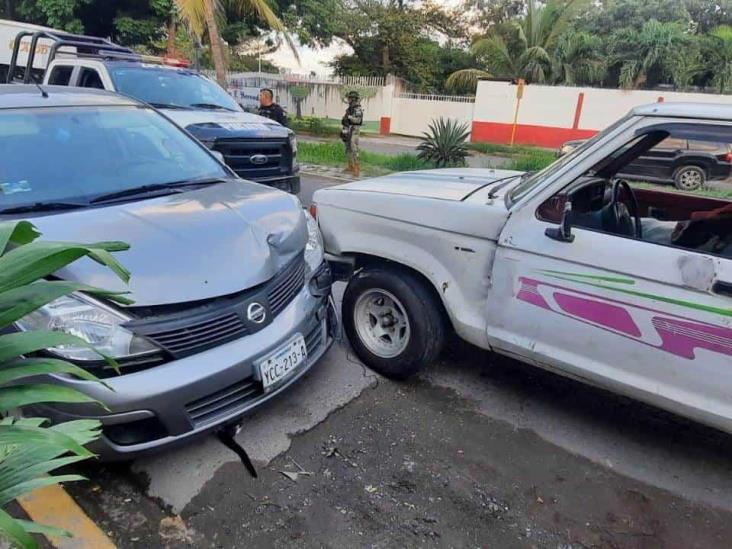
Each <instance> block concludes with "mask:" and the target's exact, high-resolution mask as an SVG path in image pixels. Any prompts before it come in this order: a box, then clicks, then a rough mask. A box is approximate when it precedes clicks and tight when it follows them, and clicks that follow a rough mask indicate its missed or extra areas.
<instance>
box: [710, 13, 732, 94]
mask: <svg viewBox="0 0 732 549" xmlns="http://www.w3.org/2000/svg"><path fill="white" fill-rule="evenodd" d="M710 38H711V46H712V59H711V60H710V61H711V64H712V65H713V67H714V75H715V76H714V83H715V84H716V85H717V86H718V87H719V93H725V91H727V88H728V87H729V85H730V84H732V27H730V26H729V25H719V26H718V27H715V28H714V30H712V32H711V33H710Z"/></svg>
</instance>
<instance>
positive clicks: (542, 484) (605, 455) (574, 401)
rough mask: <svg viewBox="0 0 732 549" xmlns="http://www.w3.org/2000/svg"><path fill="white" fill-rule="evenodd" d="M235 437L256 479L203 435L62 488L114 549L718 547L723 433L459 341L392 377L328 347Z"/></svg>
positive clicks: (722, 531)
mask: <svg viewBox="0 0 732 549" xmlns="http://www.w3.org/2000/svg"><path fill="white" fill-rule="evenodd" d="M334 183H338V181H335V180H325V179H320V178H313V177H310V176H305V177H304V178H303V194H304V196H303V201H304V202H305V203H307V201H308V198H307V197H308V196H311V195H312V192H313V190H314V189H316V188H318V187H321V186H326V185H331V184H334ZM342 291H343V286H342V285H339V286H338V287H337V288H336V295H337V297H338V296H340V295H341V294H342ZM238 439H239V441H240V442H241V443H242V444H243V445H244V446H245V447H246V448H247V450H248V451H249V453H250V455H251V456H252V458H253V459H254V460H255V462H256V465H257V468H258V470H259V473H260V477H259V478H258V479H253V478H251V477H250V476H249V475H248V474H247V472H246V471H245V469H244V468H243V466H242V465H241V463H239V462H238V461H237V457H236V456H235V455H234V454H233V453H231V452H230V451H229V450H227V449H226V448H225V447H224V446H223V445H222V444H221V443H219V442H218V441H216V440H215V439H213V438H205V439H203V440H200V441H197V442H195V443H193V444H191V445H190V446H187V447H185V448H182V449H178V450H175V451H170V452H167V453H164V454H161V455H159V456H155V457H153V458H149V459H145V460H141V461H138V462H135V463H133V464H131V465H126V466H119V465H118V466H99V465H91V466H87V467H86V470H85V471H84V472H85V473H86V474H87V475H88V476H89V478H90V479H91V480H90V482H89V483H86V484H78V485H76V486H72V487H70V490H72V491H73V494H74V495H75V497H76V498H77V499H78V501H79V502H80V504H81V505H82V507H83V508H84V509H85V510H86V511H87V513H88V514H90V516H92V518H94V519H95V520H96V521H97V522H98V523H99V524H100V525H102V527H103V529H104V530H105V531H106V532H108V533H109V534H110V536H112V538H113V539H114V540H115V542H116V543H117V544H118V546H119V547H121V548H127V547H139V548H149V547H160V546H165V547H220V548H228V547H242V548H243V547H394V546H398V547H416V546H431V547H440V546H444V547H552V548H560V547H561V548H570V547H572V548H574V547H576V548H580V547H672V548H676V547H679V548H680V547H684V548H685V547H704V548H707V547H728V546H729V540H730V539H732V437H729V436H727V435H723V434H721V433H718V432H715V431H712V430H709V429H706V428H703V427H701V426H698V425H695V424H692V423H690V422H687V421H684V420H681V419H678V418H675V417H673V416H671V415H669V414H666V413H663V412H660V411H658V410H655V409H651V408H649V407H646V406H644V405H641V404H638V403H635V402H632V401H629V400H627V399H624V398H619V397H617V396H614V395H611V394H609V393H606V392H604V391H600V390H597V389H593V388H590V387H586V386H584V385H581V384H579V383H577V382H574V381H570V380H567V379H563V378H559V377H557V376H554V375H552V374H549V373H546V372H543V371H539V370H537V369H535V368H531V367H529V366H525V365H523V364H521V363H519V362H516V361H513V360H509V359H506V358H501V357H498V356H495V355H492V354H490V353H487V352H483V351H480V350H477V349H474V348H472V347H470V346H468V345H465V344H462V343H460V342H453V343H452V344H451V346H450V348H449V349H448V350H447V352H446V353H445V355H444V356H443V358H442V360H441V361H440V363H439V364H438V365H436V366H434V367H431V368H428V369H427V370H425V371H424V372H423V373H422V374H421V375H420V376H419V377H417V378H416V379H413V380H411V381H408V382H405V383H395V382H392V381H388V380H386V379H383V378H380V377H379V376H377V375H375V374H373V373H372V372H370V371H369V370H368V369H366V368H365V367H364V366H362V365H361V364H360V363H359V362H358V361H357V359H356V358H355V357H354V356H353V354H352V352H351V351H350V350H349V347H348V344H347V342H345V341H341V342H339V343H338V345H337V346H336V347H334V348H333V349H332V351H331V352H330V353H329V354H328V355H327V357H326V358H325V359H324V360H323V361H322V362H321V363H320V364H319V365H317V366H316V367H315V368H314V369H313V371H311V372H310V373H309V374H308V375H307V376H306V377H305V378H304V379H303V381H302V382H301V383H299V384H298V385H297V386H296V387H294V388H292V389H291V390H290V391H289V392H288V393H287V394H285V395H284V396H283V397H281V398H279V399H278V400H277V401H275V402H272V403H270V404H268V405H267V406H265V407H263V408H262V409H260V410H259V411H257V412H256V413H255V414H254V415H253V416H250V417H249V418H247V420H246V421H245V423H244V428H243V430H242V432H241V433H240V435H239V437H238ZM284 473H287V474H288V475H289V476H286V475H285V474H284Z"/></svg>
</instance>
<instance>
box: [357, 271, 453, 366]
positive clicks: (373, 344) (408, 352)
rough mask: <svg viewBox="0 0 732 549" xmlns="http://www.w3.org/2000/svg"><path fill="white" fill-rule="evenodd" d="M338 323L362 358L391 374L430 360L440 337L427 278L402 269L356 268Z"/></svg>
mask: <svg viewBox="0 0 732 549" xmlns="http://www.w3.org/2000/svg"><path fill="white" fill-rule="evenodd" d="M343 328H344V330H345V332H346V335H347V336H348V339H349V341H350V342H351V345H352V346H353V349H354V350H355V351H356V354H357V355H358V357H359V358H360V359H361V360H362V361H363V362H364V364H366V365H367V366H369V367H370V368H372V369H373V370H375V371H377V372H379V373H380V374H383V375H385V376H387V377H390V378H394V379H405V378H407V377H409V376H411V375H413V374H415V373H416V372H417V371H419V370H420V369H421V368H422V367H423V366H426V365H428V364H430V363H432V362H434V361H435V360H436V359H437V357H438V356H439V354H440V351H441V350H442V347H443V345H444V341H445V322H444V316H443V312H442V308H441V304H440V303H438V299H437V298H436V297H435V296H434V293H433V292H432V290H431V288H430V287H429V286H428V285H427V283H425V282H424V281H423V280H422V279H420V278H419V277H417V276H415V275H413V274H411V273H409V272H408V271H405V270H402V269H390V268H384V267H373V268H369V269H364V270H362V271H360V272H359V273H358V274H356V276H355V277H354V278H353V279H351V281H350V282H349V284H348V287H347V288H346V291H345V294H344V295H343Z"/></svg>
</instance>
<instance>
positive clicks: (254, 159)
mask: <svg viewBox="0 0 732 549" xmlns="http://www.w3.org/2000/svg"><path fill="white" fill-rule="evenodd" d="M267 160H269V159H268V158H267V157H266V156H265V155H263V154H255V155H253V156H250V157H249V162H251V163H252V164H254V165H255V166H261V165H263V164H266V163H267Z"/></svg>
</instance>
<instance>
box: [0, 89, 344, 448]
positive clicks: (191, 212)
mask: <svg viewBox="0 0 732 549" xmlns="http://www.w3.org/2000/svg"><path fill="white" fill-rule="evenodd" d="M2 88H3V89H2V90H0V220H7V219H17V218H27V219H30V220H31V221H32V222H33V223H34V224H35V225H36V226H37V227H38V228H39V230H40V231H41V232H42V233H43V235H44V238H47V239H50V240H68V241H104V240H122V241H126V242H128V243H129V244H130V250H129V251H127V252H124V253H122V254H120V257H119V259H120V260H121V261H122V262H123V263H124V264H125V266H126V267H128V268H129V269H130V271H131V272H132V280H131V282H130V285H129V291H130V296H129V297H131V299H133V300H134V304H133V305H131V306H128V307H120V306H116V305H113V304H111V303H106V302H103V301H100V300H98V299H92V298H90V297H89V296H87V295H84V294H82V293H79V294H77V295H73V296H71V297H65V298H61V299H58V300H56V301H54V302H52V303H50V304H49V305H47V306H45V307H43V308H41V309H40V310H38V311H36V312H34V313H33V314H31V315H29V316H28V317H26V318H24V319H22V320H21V321H20V322H18V323H17V326H16V328H17V329H18V330H60V331H64V332H68V333H71V334H74V335H76V336H79V337H81V338H82V339H84V340H85V341H86V342H88V343H89V344H91V345H92V346H94V347H95V348H97V349H98V350H99V351H101V352H103V353H105V354H106V355H109V356H112V357H114V358H115V359H116V360H117V361H118V362H119V364H120V368H121V374H117V373H115V372H114V371H113V370H110V369H109V368H108V366H107V365H106V363H105V362H103V361H100V360H99V355H97V354H96V353H94V352H93V351H91V350H90V349H89V348H88V347H85V346H78V347H75V346H64V347H58V348H54V349H52V350H51V351H50V352H51V353H52V355H54V356H57V357H60V358H63V359H66V360H69V361H71V362H74V363H75V364H77V365H81V366H83V367H84V368H88V369H89V370H91V371H93V372H94V373H95V374H96V375H97V376H99V377H103V378H105V379H104V381H105V383H106V386H105V385H102V384H99V383H90V382H85V381H79V380H76V379H70V378H66V377H61V376H57V377H55V378H54V379H53V382H55V383H59V384H65V385H68V386H73V387H74V388H76V389H79V390H81V391H82V392H85V393H86V394H88V395H89V396H90V397H92V398H94V399H96V400H98V401H100V402H104V403H105V404H106V406H107V407H108V408H109V410H104V409H102V408H101V407H100V406H98V405H96V404H93V403H89V404H83V405H81V404H75V405H65V404H54V405H52V406H47V407H44V408H43V409H41V410H34V411H35V412H40V413H41V414H43V415H46V416H48V417H51V418H52V419H54V420H59V421H60V420H69V419H77V418H97V419H100V420H101V421H102V424H103V437H102V439H101V441H100V442H99V443H98V444H97V446H96V447H94V448H93V449H94V450H95V451H97V452H99V453H100V455H101V456H102V457H103V458H106V459H129V458H132V457H136V456H138V455H140V454H143V453H146V452H149V451H152V450H156V449H159V448H161V447H164V446H169V445H172V444H175V443H180V442H184V441H186V440H188V439H190V438H191V437H192V436H194V435H196V434H199V433H203V432H206V431H209V430H212V429H215V428H219V427H221V426H223V425H228V424H230V423H232V422H235V421H236V420H238V419H239V418H240V417H241V416H242V415H243V414H244V413H245V412H247V411H249V410H251V409H252V408H254V407H256V406H258V405H260V404H262V403H263V402H265V401H266V400H269V399H271V398H273V397H276V396H277V395H278V394H279V393H281V392H282V391H283V390H284V389H286V388H287V387H288V386H290V385H291V384H293V383H294V382H296V381H297V380H298V379H299V378H301V376H302V375H303V374H304V373H305V372H307V371H308V369H309V368H310V367H311V366H312V365H313V364H315V363H316V362H317V361H318V360H319V359H320V358H321V357H322V356H323V355H324V353H325V352H326V351H327V349H328V348H329V347H330V346H331V344H332V343H333V334H334V332H335V330H336V315H335V314H334V308H333V305H332V300H331V297H330V287H331V277H330V273H329V271H328V268H327V265H326V264H325V263H324V261H323V247H322V241H321V237H320V233H319V231H318V228H317V226H316V224H315V222H314V221H313V219H312V218H311V217H310V216H309V215H308V214H307V213H306V212H305V211H304V210H303V209H302V206H301V205H300V203H299V201H298V199H297V198H296V197H294V196H292V195H289V194H286V193H284V192H281V191H278V190H275V189H272V188H269V187H265V186H263V185H259V184H256V183H251V182H247V181H243V180H241V179H239V178H237V177H236V175H235V174H234V173H233V172H231V170H230V169H229V168H227V167H226V166H225V165H224V164H222V163H221V162H220V161H219V160H218V159H217V158H216V157H215V156H214V155H213V154H212V153H211V152H210V151H208V150H207V149H206V148H205V147H204V146H202V145H201V144H200V143H198V142H197V141H196V140H195V139H193V138H192V137H191V136H190V135H188V134H187V133H185V132H184V131H182V130H181V129H180V128H178V127H177V126H175V125H174V124H173V123H171V122H170V121H169V120H167V119H166V118H165V117H164V116H162V115H161V114H159V113H158V112H157V111H155V110H154V109H152V108H151V107H149V106H147V105H144V104H141V103H138V102H136V101H134V100H131V99H128V98H125V97H121V96H118V95H115V94H111V93H108V92H102V91H95V90H84V89H74V88H57V87H53V86H48V87H46V88H45V91H43V92H42V91H41V90H39V89H37V88H36V87H34V86H14V85H12V86H3V87H2ZM57 275H58V276H59V277H61V278H63V279H67V280H74V281H79V282H83V283H88V284H90V285H94V286H98V287H104V288H108V289H111V290H122V291H124V290H126V289H127V288H125V287H124V286H122V285H121V284H120V282H119V281H118V280H117V279H116V278H115V277H114V275H113V274H112V273H110V272H108V271H107V270H105V269H104V268H103V267H101V266H100V265H97V264H96V263H94V262H93V261H91V260H82V261H79V262H77V263H74V264H73V265H71V266H69V267H68V268H65V269H64V270H62V271H60V272H59V273H57Z"/></svg>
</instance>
